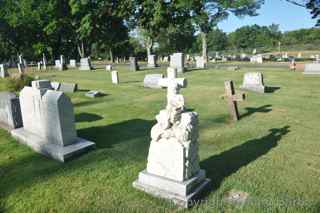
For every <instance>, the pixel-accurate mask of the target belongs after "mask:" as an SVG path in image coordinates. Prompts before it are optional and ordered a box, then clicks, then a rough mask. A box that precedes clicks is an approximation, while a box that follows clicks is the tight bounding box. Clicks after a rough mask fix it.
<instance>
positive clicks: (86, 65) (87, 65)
mask: <svg viewBox="0 0 320 213" xmlns="http://www.w3.org/2000/svg"><path fill="white" fill-rule="evenodd" d="M79 70H83V71H86V70H88V71H90V70H92V67H91V61H90V59H89V58H81V59H80V67H79Z"/></svg>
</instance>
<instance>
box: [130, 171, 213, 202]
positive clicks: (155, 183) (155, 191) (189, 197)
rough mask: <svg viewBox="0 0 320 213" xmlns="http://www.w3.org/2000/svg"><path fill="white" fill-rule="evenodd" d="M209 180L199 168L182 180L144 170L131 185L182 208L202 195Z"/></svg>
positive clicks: (207, 186)
mask: <svg viewBox="0 0 320 213" xmlns="http://www.w3.org/2000/svg"><path fill="white" fill-rule="evenodd" d="M210 182H211V180H210V179H207V178H206V174H205V171H204V170H200V171H199V173H198V174H197V175H195V176H194V177H193V178H191V179H189V180H187V181H184V182H178V181H174V180H170V179H167V178H164V177H160V176H157V175H153V174H150V173H148V172H147V171H146V170H144V171H142V172H140V174H139V178H138V180H136V181H135V182H134V183H133V186H134V187H135V188H137V189H139V190H142V191H145V192H147V193H148V194H151V195H153V196H156V197H160V198H164V199H168V200H171V201H172V202H173V203H175V204H176V205H178V206H181V207H183V208H189V207H191V206H193V204H195V201H197V200H199V199H200V198H201V197H202V195H203V194H204V192H206V190H207V189H208V188H209V184H210Z"/></svg>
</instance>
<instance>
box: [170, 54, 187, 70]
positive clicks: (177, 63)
mask: <svg viewBox="0 0 320 213" xmlns="http://www.w3.org/2000/svg"><path fill="white" fill-rule="evenodd" d="M170 67H172V68H176V69H177V70H178V72H181V73H183V72H184V54H183V53H174V54H173V55H171V56H170Z"/></svg>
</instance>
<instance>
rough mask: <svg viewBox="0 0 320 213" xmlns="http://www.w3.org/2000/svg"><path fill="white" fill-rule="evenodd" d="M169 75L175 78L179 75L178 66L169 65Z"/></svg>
mask: <svg viewBox="0 0 320 213" xmlns="http://www.w3.org/2000/svg"><path fill="white" fill-rule="evenodd" d="M167 77H168V78H170V79H175V78H177V77H178V72H177V69H176V68H172V67H168V69H167Z"/></svg>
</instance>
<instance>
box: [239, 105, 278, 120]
mask: <svg viewBox="0 0 320 213" xmlns="http://www.w3.org/2000/svg"><path fill="white" fill-rule="evenodd" d="M271 107H272V105H270V104H268V105H264V106H261V107H246V108H245V109H246V110H247V112H246V113H244V114H242V115H241V116H240V119H241V118H244V117H248V116H250V115H252V114H254V113H257V112H262V113H268V112H271V111H272V109H271Z"/></svg>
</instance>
